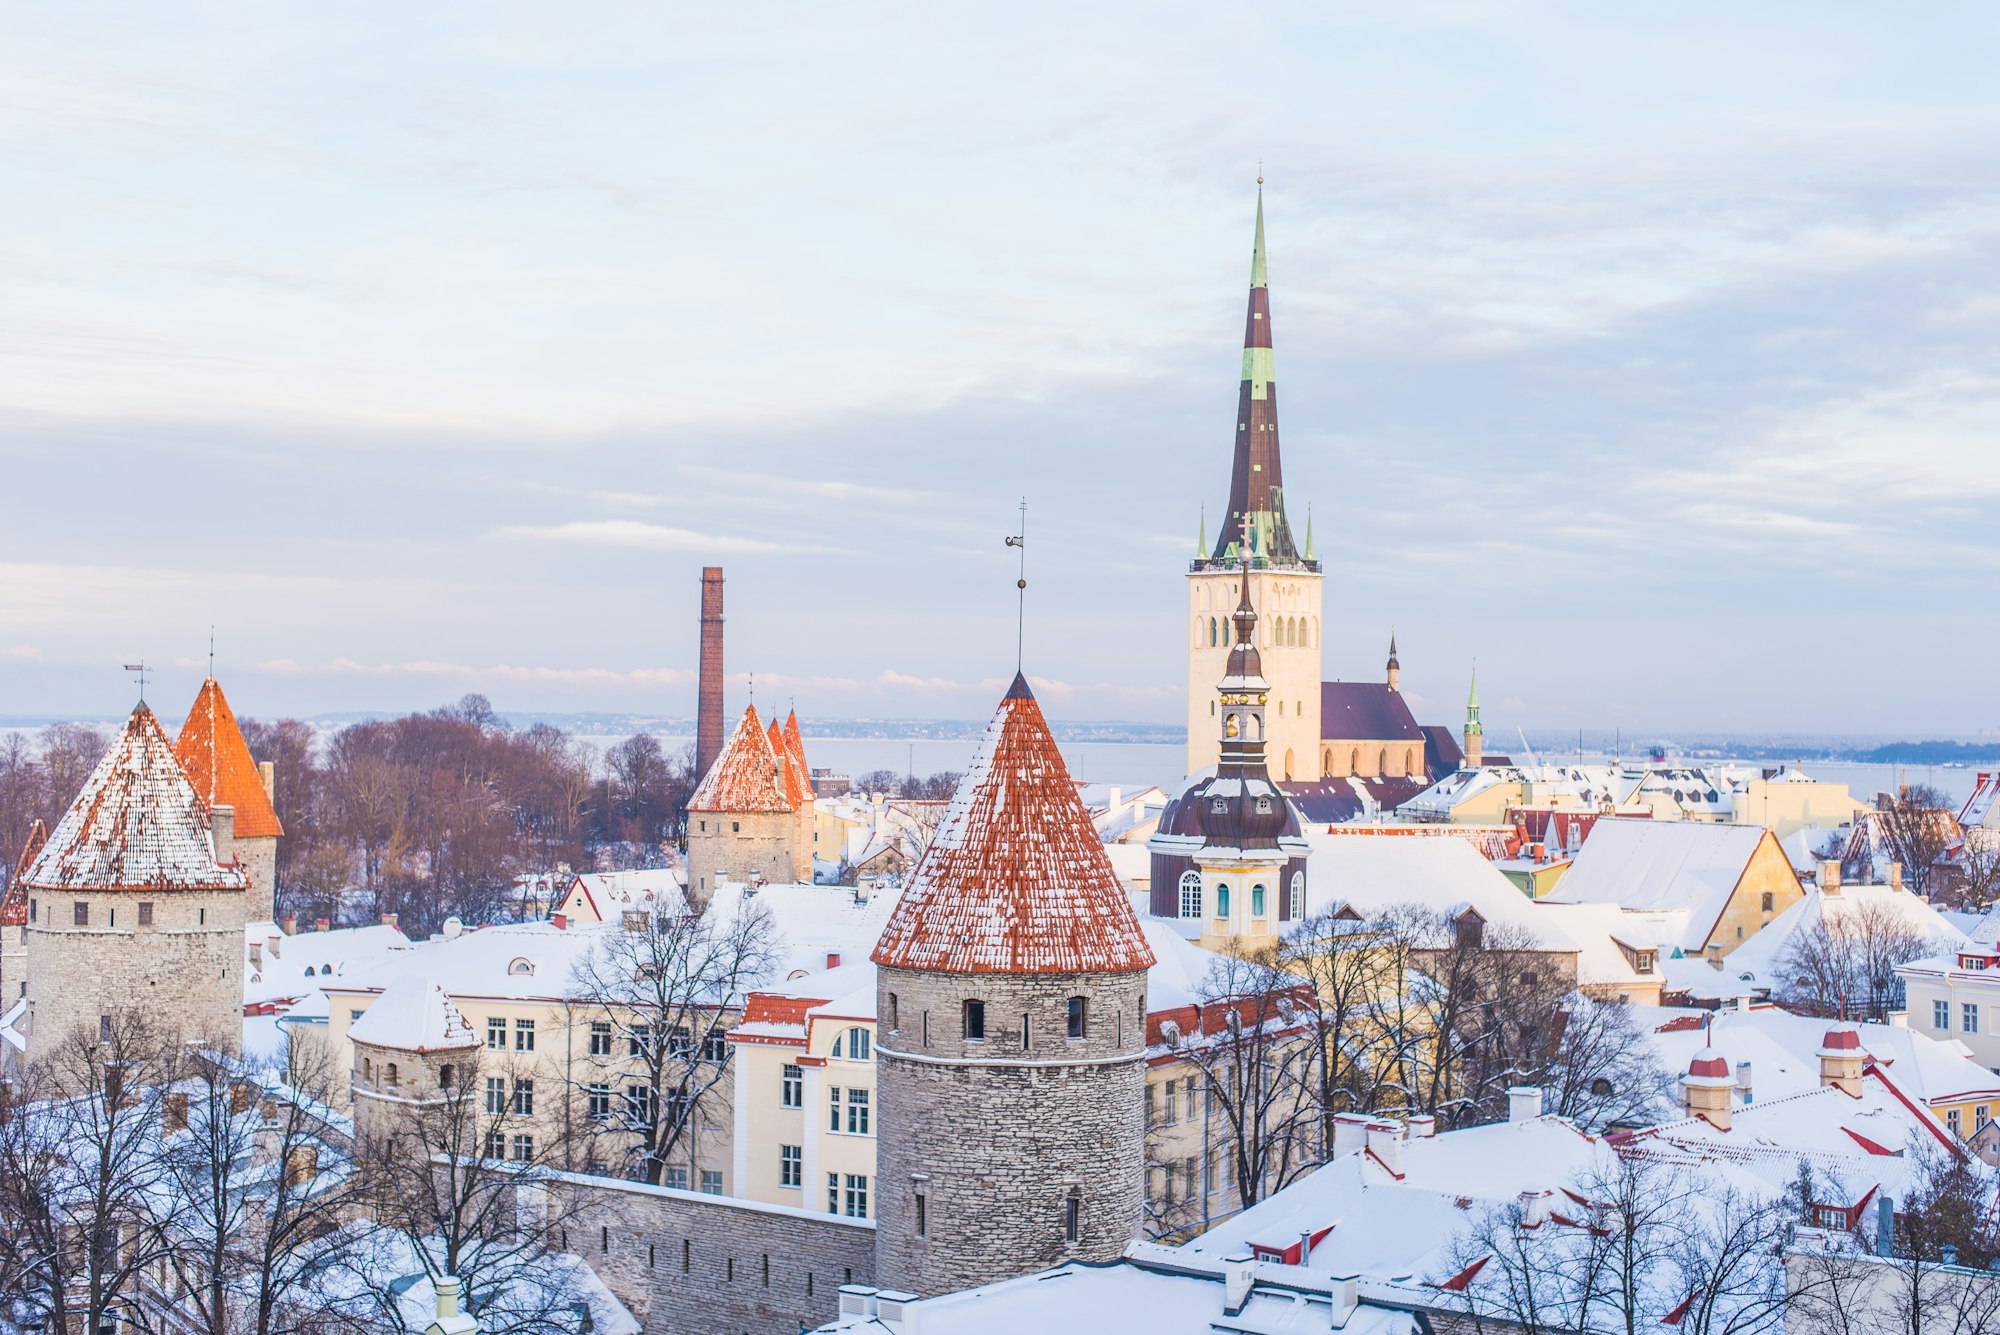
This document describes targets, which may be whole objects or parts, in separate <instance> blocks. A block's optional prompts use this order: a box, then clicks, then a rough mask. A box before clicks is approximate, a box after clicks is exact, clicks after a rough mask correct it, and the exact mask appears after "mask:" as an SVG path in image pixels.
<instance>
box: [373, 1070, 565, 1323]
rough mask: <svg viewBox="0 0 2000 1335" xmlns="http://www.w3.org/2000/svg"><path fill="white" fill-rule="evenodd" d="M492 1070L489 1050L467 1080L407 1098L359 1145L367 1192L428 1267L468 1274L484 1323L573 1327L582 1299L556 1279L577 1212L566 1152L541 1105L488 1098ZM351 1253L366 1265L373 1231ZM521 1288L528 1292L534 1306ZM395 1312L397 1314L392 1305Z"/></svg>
mask: <svg viewBox="0 0 2000 1335" xmlns="http://www.w3.org/2000/svg"><path fill="white" fill-rule="evenodd" d="M509 1070H510V1072H511V1073H513V1074H516V1075H518V1070H514V1069H513V1068H509ZM491 1074H492V1070H491V1068H490V1067H488V1066H487V1065H486V1064H485V1058H484V1055H483V1054H482V1055H481V1056H480V1057H479V1058H478V1059H476V1062H475V1069H474V1070H473V1071H472V1073H471V1074H470V1076H469V1077H462V1078H460V1079H458V1080H456V1081H454V1082H453V1084H451V1085H450V1086H444V1087H440V1088H439V1089H438V1090H437V1091H436V1092H435V1093H434V1094H431V1095H429V1096H427V1097H426V1098H424V1099H421V1100H418V1101H415V1102H412V1103H411V1104H409V1105H407V1106H405V1107H404V1108H402V1109H401V1111H400V1115H399V1116H398V1117H397V1118H396V1119H395V1120H394V1121H393V1122H392V1123H390V1124H389V1126H388V1127H387V1129H385V1130H383V1131H382V1132H380V1133H378V1134H376V1135H375V1136H374V1137H372V1138H371V1139H369V1140H366V1141H364V1142H362V1143H359V1144H357V1146H356V1151H357V1159H358V1162H359V1164H360V1166H361V1175H362V1176H361V1182H360V1190H361V1191H362V1193H363V1198H364V1199H365V1201H366V1202H367V1204H368V1206H369V1208H370V1210H371V1212H372V1214H373V1216H374V1219H375V1220H376V1221H378V1224H379V1227H380V1228H382V1229H384V1230H387V1231H389V1232H390V1233H393V1234H394V1235H396V1236H397V1237H399V1238H400V1239H401V1240H402V1241H403V1242H404V1243H406V1244H407V1245H408V1246H409V1247H410V1248H411V1249H412V1250H413V1251H414V1252H415V1253H416V1255H417V1256H418V1258H419V1259H420V1260H421V1263H422V1265H423V1267H424V1270H425V1273H427V1274H429V1275H430V1276H432V1277H433V1278H436V1277H437V1276H440V1275H456V1276H458V1277H459V1278H460V1279H461V1280H462V1281H463V1282H464V1285H465V1289H464V1293H465V1300H466V1305H467V1310H468V1311H472V1312H475V1313H477V1314H478V1315H479V1317H480V1321H481V1329H482V1330H484V1331H487V1332H499V1333H500V1335H515V1333H516V1332H518V1333H519V1335H527V1333H528V1332H531V1331H532V1332H538V1333H542V1332H559V1331H571V1330H575V1329H576V1328H577V1318H576V1317H575V1315H574V1314H573V1313H572V1312H571V1310H570V1302H571V1300H572V1298H573V1297H574V1296H575V1295H574V1294H573V1293H572V1292H571V1291H569V1290H568V1289H566V1288H564V1286H562V1285H560V1284H557V1283H553V1282H547V1277H548V1276H551V1275H553V1274H555V1273H557V1269H558V1268H557V1267H555V1266H554V1265H553V1264H552V1257H553V1256H554V1254H555V1253H556V1252H557V1251H558V1250H559V1243H560V1239H561V1238H562V1236H563V1232H564V1230H565V1228H566V1226H567V1225H568V1223H569V1222H570V1221H571V1220H572V1218H573V1217H574V1216H575V1215H576V1213H577V1211H578V1210H579V1208H580V1205H579V1203H578V1198H577V1197H575V1196H574V1195H571V1194H567V1193H563V1192H559V1191H554V1190H551V1189H550V1185H551V1180H552V1179H551V1172H552V1169H553V1166H554V1165H555V1164H556V1163H557V1162H559V1159H560V1155H561V1153H562V1148H561V1147H560V1146H559V1145H556V1144H554V1143H553V1142H552V1141H551V1140H550V1138H548V1137H545V1136H541V1137H538V1136H537V1134H536V1130H537V1127H538V1125H539V1124H538V1123H537V1121H536V1119H535V1117H534V1114H533V1112H532V1110H530V1109H524V1107H523V1105H522V1104H521V1103H520V1102H519V1101H518V1100H509V1099H505V1098H502V1099H498V1100H495V1099H492V1098H490V1096H489V1095H488V1094H487V1092H486V1085H487V1078H486V1077H487V1076H489V1075H491ZM503 1078H504V1077H503ZM354 1249H355V1251H356V1252H357V1253H358V1255H357V1258H356V1264H357V1265H358V1266H359V1265H365V1255H366V1253H367V1251H368V1241H367V1238H366V1236H365V1234H364V1235H363V1236H360V1237H357V1238H356V1240H355V1242H354ZM523 1295H527V1297H528V1299H530V1300H531V1301H528V1302H526V1303H525V1305H524V1300H523ZM386 1314H387V1316H395V1309H394V1307H393V1306H389V1307H388V1308H387V1309H386ZM385 1319H386V1317H385ZM395 1319H396V1322H397V1325H398V1326H399V1327H400V1326H401V1320H400V1317H396V1318H395Z"/></svg>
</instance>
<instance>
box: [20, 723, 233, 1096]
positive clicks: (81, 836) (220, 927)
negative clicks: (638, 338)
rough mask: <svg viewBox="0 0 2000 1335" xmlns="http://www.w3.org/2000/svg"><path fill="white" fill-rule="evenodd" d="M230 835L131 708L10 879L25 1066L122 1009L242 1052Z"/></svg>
mask: <svg viewBox="0 0 2000 1335" xmlns="http://www.w3.org/2000/svg"><path fill="white" fill-rule="evenodd" d="M234 827H235V812H234V811H233V810H232V809H231V808H230V807H229V806H227V805H226V804H221V803H218V804H215V805H213V806H211V805H210V804H209V803H208V802H206V801H204V800H203V798H202V797H201V795H200V794H199V793H197V792H196V791H195V787H194V784H193V783H192V782H190V781H189V779H188V776H187V773H186V771H185V770H183V769H182V768H181V763H180V761H179V760H178V759H177V758H176V757H175V755H174V748H173V744H172V743H171V742H169V741H168V740H167V735H166V733H165V732H164V731H162V729H161V728H160V723H159V720H158V719H157V718H155V717H154V716H153V711H152V710H151V709H149V708H148V707H147V706H146V704H145V702H144V701H141V702H140V704H139V706H138V707H137V708H136V709H134V710H133V711H132V715H131V717H130V718H129V719H127V720H126V723H125V728H124V730H123V731H122V732H121V733H120V734H119V735H118V738H117V740H115V741H114V742H112V744H111V747H110V749H109V750H107V751H106V752H105V753H104V758H103V759H102V760H100V761H99V762H98V764H97V768H96V769H95V770H93V771H92V772H91V775H90V778H89V779H88V780H86V781H85V783H84V785H83V790H82V791H81V792H80V793H78V794H77V797H76V800H75V802H73V803H71V805H70V808H69V810H68V811H67V812H66V813H64V815H63V818H62V820H61V821H59V822H58V823H57V825H56V828H55V829H54V830H53V831H51V832H50V834H49V839H48V843H47V844H45V845H44V846H43V847H42V850H41V852H40V853H39V854H37V855H36V857H35V860H34V862H33V864H32V865H31V866H29V868H28V870H27V872H26V874H24V875H23V876H22V877H21V878H20V885H21V887H22V889H23V891H24V892H25V894H26V896H27V900H28V927H27V949H26V966H27V983H28V990H27V1002H28V1014H27V1024H26V1029H27V1034H28V1052H27V1056H28V1059H29V1060H30V1061H32V1060H34V1059H35V1058H36V1057H37V1056H39V1055H41V1054H42V1053H44V1052H47V1051H50V1050H51V1049H52V1048H53V1046H54V1045H56V1044H58V1043H60V1042H61V1041H62V1040H63V1039H64V1038H65V1037H66V1036H69V1035H72V1034H75V1033H77V1032H79V1031H82V1032H87V1033H91V1034H95V1033H97V1032H98V1031H99V1030H100V1029H101V1028H102V1027H103V1026H105V1025H107V1024H108V1023H109V1022H110V1018H111V1017H112V1016H113V1015H115V1014H117V1013H118V1012H120V1011H124V1010H128V1009H134V1008H137V1009H139V1010H141V1011H143V1013H144V1014H145V1015H146V1017H147V1018H148V1019H149V1021H150V1022H151V1023H152V1024H153V1025H155V1026H156V1027H158V1028H160V1029H161V1030H163V1031H166V1032H171V1033H175V1034H178V1035H179V1036H180V1037H182V1038H184V1039H186V1040H188V1041H190V1042H199V1043H203V1044H206V1045H208V1046H211V1047H215V1048H220V1049H223V1050H227V1051H234V1050H235V1049H236V1048H237V1047H238V1046H239V1045H240V1043H241V1041H242V1030H243V928H244V924H245V922H246V916H245V912H244V904H245V899H246V897H247V895H248V892H249V889H250V878H249V876H248V874H247V873H246V872H245V871H244V869H243V866H242V864H241V863H240V862H239V861H238V860H237V858H236V852H235V847H234V845H235V828H234Z"/></svg>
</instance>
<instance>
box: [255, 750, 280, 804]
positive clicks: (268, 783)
mask: <svg viewBox="0 0 2000 1335" xmlns="http://www.w3.org/2000/svg"><path fill="white" fill-rule="evenodd" d="M257 778H258V779H259V780H260V781H261V782H262V783H263V785H264V800H265V801H266V802H271V803H276V802H277V800H278V767H277V766H276V765H274V764H272V763H271V762H270V761H268V760H260V761H258V762H257Z"/></svg>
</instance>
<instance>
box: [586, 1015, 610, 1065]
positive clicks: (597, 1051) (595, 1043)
mask: <svg viewBox="0 0 2000 1335" xmlns="http://www.w3.org/2000/svg"><path fill="white" fill-rule="evenodd" d="M590 1055H591V1056H593V1057H609V1056H610V1055H611V1021H609V1020H592V1021H591V1022H590Z"/></svg>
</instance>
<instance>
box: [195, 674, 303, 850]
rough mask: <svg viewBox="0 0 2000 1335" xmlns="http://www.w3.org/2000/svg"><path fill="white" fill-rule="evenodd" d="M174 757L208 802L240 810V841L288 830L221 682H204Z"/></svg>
mask: <svg viewBox="0 0 2000 1335" xmlns="http://www.w3.org/2000/svg"><path fill="white" fill-rule="evenodd" d="M174 754H175V755H176V756H178V757H179V758H180V762H181V768H183V769H185V770H186V771H187V776H188V780H189V782H191V783H193V784H194V790H195V791H196V792H197V793H200V794H201V798H202V801H204V802H207V803H208V804H209V805H210V806H216V805H218V804H222V805H227V806H231V807H234V808H235V809H236V837H237V838H239V839H270V838H276V837H278V836H280V835H282V834H284V832H285V827H284V826H283V825H280V824H279V823H278V813H277V810H276V809H275V808H273V807H272V805H271V798H270V795H269V794H267V793H266V792H265V791H264V779H263V776H262V775H261V774H259V773H258V772H257V762H256V761H255V760H253V759H251V757H250V748H249V746H247V745H246V744H245V743H244V741H243V733H242V732H241V731H240V730H239V729H238V728H237V726H236V715H235V713H234V712H232V711H231V710H230V708H229V701H228V699H227V698H226V697H225V696H224V695H223V694H222V687H221V685H220V684H219V683H218V682H217V681H216V680H215V678H213V677H209V678H207V679H206V680H204V681H203V682H202V684H201V691H200V693H199V694H197V695H196V696H195V698H194V707H193V708H192V709H190V710H188V716H187V722H185V723H183V724H181V731H180V736H178V737H176V738H175V739H174Z"/></svg>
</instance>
